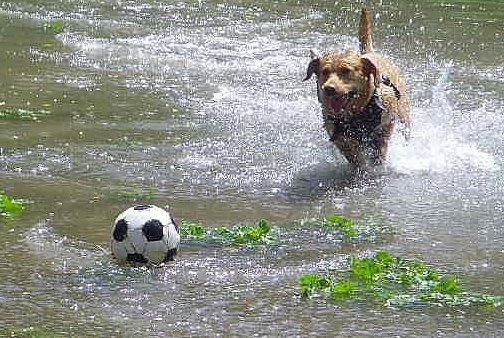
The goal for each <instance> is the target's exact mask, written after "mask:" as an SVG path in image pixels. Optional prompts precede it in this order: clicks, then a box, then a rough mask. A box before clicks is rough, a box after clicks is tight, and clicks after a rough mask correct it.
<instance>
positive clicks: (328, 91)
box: [322, 85, 338, 96]
mask: <svg viewBox="0 0 504 338" xmlns="http://www.w3.org/2000/svg"><path fill="white" fill-rule="evenodd" d="M322 89H324V92H325V94H326V95H327V96H335V95H337V94H338V91H337V90H336V88H335V87H334V86H331V85H326V86H324V88H322Z"/></svg>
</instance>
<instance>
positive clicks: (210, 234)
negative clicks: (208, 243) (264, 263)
mask: <svg viewBox="0 0 504 338" xmlns="http://www.w3.org/2000/svg"><path fill="white" fill-rule="evenodd" d="M180 228H181V231H180V232H181V234H182V235H183V236H185V237H187V238H190V239H199V240H202V239H209V240H213V241H217V242H220V243H221V244H224V245H234V246H254V245H270V244H274V243H276V242H277V236H276V235H275V234H274V233H273V232H272V231H271V230H272V228H271V226H270V225H269V224H268V222H267V221H265V220H260V221H258V222H256V223H254V224H248V223H243V224H238V225H235V226H233V227H231V228H226V227H218V228H216V229H214V230H210V231H208V230H206V229H205V228H204V227H203V226H201V225H199V224H195V223H190V222H181V226H180Z"/></svg>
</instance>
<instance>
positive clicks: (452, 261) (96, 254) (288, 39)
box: [0, 0, 504, 337]
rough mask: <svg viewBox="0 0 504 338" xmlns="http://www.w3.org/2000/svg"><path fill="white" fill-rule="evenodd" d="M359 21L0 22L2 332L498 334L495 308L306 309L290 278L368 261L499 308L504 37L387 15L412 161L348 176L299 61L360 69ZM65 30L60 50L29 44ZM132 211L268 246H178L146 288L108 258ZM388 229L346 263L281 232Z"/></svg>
mask: <svg viewBox="0 0 504 338" xmlns="http://www.w3.org/2000/svg"><path fill="white" fill-rule="evenodd" d="M359 9H360V7H359V5H358V4H354V3H353V2H350V1H338V2H337V4H335V5H334V6H333V4H330V6H329V5H323V4H317V3H312V2H309V3H303V4H298V3H297V2H293V1H284V2H278V1H277V2H269V3H268V4H258V3H253V2H247V1H235V2H228V3H226V4H222V3H218V2H210V1H209V2H191V1H185V2H184V1H180V2H176V3H163V2H156V1H151V0H145V1H141V2H139V1H134V2H133V1H122V2H119V1H118V2H99V1H89V2H87V3H81V2H78V1H67V2H57V3H54V2H50V1H37V2H35V1H18V2H15V3H14V2H12V3H7V2H4V3H2V4H1V5H0V27H2V28H1V30H0V41H1V42H2V50H3V52H2V53H1V54H0V65H1V66H0V78H1V79H2V80H1V81H0V104H1V105H2V107H0V108H5V107H9V108H10V107H13V108H29V109H45V110H49V111H51V112H52V114H51V115H50V116H48V117H44V118H41V119H40V120H39V121H37V122H33V121H7V120H0V131H1V132H0V172H1V174H0V187H1V189H2V190H4V191H6V192H8V193H9V194H11V195H14V196H16V197H23V198H28V199H30V200H32V201H33V202H34V203H33V204H32V205H30V206H29V208H28V209H27V211H26V212H25V214H24V216H23V217H22V218H21V219H20V220H18V221H15V222H12V223H9V224H2V226H1V228H0V229H1V230H0V231H1V234H2V240H1V241H2V246H1V247H2V249H1V252H2V258H1V260H0V262H1V264H0V290H1V292H0V310H1V312H2V318H1V319H0V324H1V325H0V327H7V328H19V327H28V326H34V327H42V328H47V330H49V331H50V332H54V333H59V334H61V335H63V336H82V337H89V336H113V337H115V336H117V337H124V336H126V337H133V336H135V337H139V336H140V337H141V336H145V337H163V336H189V335H194V336H228V335H232V336H233V335H240V336H252V335H258V336H265V335H266V336H305V335H308V334H310V335H315V336H373V337H374V336H382V337H390V336H401V337H402V336H457V337H460V336H462V337H464V336H467V337H474V336H488V337H490V336H501V335H504V320H503V319H502V318H503V316H502V310H500V309H498V310H497V311H493V312H492V311H488V310H486V309H481V308H469V309H455V310H453V309H443V308H431V307H427V308H425V307H421V308H418V307H411V308H406V309H401V310H396V309H387V308H384V307H382V306H381V305H380V304H373V303H369V304H368V303H364V302H355V303H348V304H347V303H345V304H338V303H334V302H331V301H324V300H322V301H320V300H317V301H313V302H304V301H301V300H300V299H299V297H298V294H297V290H296V285H297V278H298V277H299V276H301V275H302V274H305V273H312V272H317V271H324V269H327V268H328V267H331V266H334V265H338V264H340V262H341V261H342V260H344V259H345V257H346V255H347V254H349V253H360V252H366V251H374V250H378V249H385V250H389V251H391V252H393V253H395V254H398V255H402V256H405V257H409V258H418V259H422V260H424V261H426V262H427V263H428V264H429V265H430V266H432V267H434V268H438V269H440V270H442V271H445V270H447V271H449V272H453V273H456V274H457V275H459V276H460V277H461V280H462V282H463V283H464V285H466V286H468V287H470V289H472V290H477V291H482V292H489V293H493V294H500V295H502V294H504V288H503V286H502V282H501V281H502V279H503V278H504V272H503V271H504V270H503V269H502V267H503V265H504V247H503V245H502V243H503V240H504V234H503V230H502V225H503V216H502V214H503V213H502V212H503V209H504V199H503V198H502V196H503V194H502V187H503V175H504V170H503V161H502V154H503V153H504V148H503V147H502V141H501V135H502V133H503V131H504V130H503V127H502V126H503V125H504V123H503V116H504V114H503V102H504V83H503V81H502V78H503V72H504V59H503V56H502V55H504V50H503V49H504V48H503V46H502V43H501V40H502V36H503V35H504V29H503V26H502V21H503V19H504V17H503V15H502V11H500V7H499V3H498V2H497V1H493V2H492V1H487V2H484V3H482V4H481V5H479V4H478V5H477V4H475V3H474V2H471V1H450V2H438V1H426V2H422V3H418V4H411V3H410V2H407V1H384V2H381V3H379V4H378V3H377V4H376V5H375V10H374V13H375V15H376V18H375V29H374V37H375V44H376V47H377V48H378V49H379V51H380V52H381V53H382V54H385V55H387V56H389V57H391V58H392V59H393V60H394V61H395V62H396V63H397V64H398V65H400V67H401V68H402V69H403V71H404V76H405V78H406V80H407V82H408V84H409V88H410V91H411V98H412V111H413V121H414V124H413V130H412V139H411V140H410V142H409V143H406V142H404V141H403V140H402V139H401V137H400V135H399V134H398V135H395V137H394V139H393V142H392V145H391V148H390V154H389V161H388V164H387V165H386V167H385V168H384V169H383V170H380V171H377V172H371V173H364V174H358V175H356V174H355V173H353V171H352V170H351V169H350V167H349V166H348V165H347V164H346V163H345V161H344V160H343V158H342V156H341V155H339V154H338V153H337V152H336V151H335V150H334V148H333V146H332V145H331V144H330V143H329V142H328V141H327V137H326V135H325V131H323V130H322V127H321V117H320V108H319V105H318V102H317V100H316V95H315V85H314V83H313V82H306V83H304V82H301V79H302V78H303V76H304V73H305V70H306V66H307V62H308V60H309V50H310V49H316V50H320V51H323V50H327V49H354V50H355V49H357V47H358V45H357V44H358V43H357V40H356V27H357V23H358V11H359ZM51 20H61V21H62V22H63V24H64V31H63V32H62V33H59V34H57V35H54V34H52V33H51V32H49V31H46V30H44V23H47V22H49V21H51ZM131 191H140V192H144V193H145V192H146V193H147V194H148V195H149V196H151V197H152V198H150V199H148V201H147V202H149V203H155V204H158V205H160V206H165V205H169V206H170V208H171V210H172V211H173V213H174V215H175V217H176V218H178V219H187V220H191V221H196V222H201V223H203V224H205V226H208V227H215V226H219V225H233V224H236V223H238V222H241V221H252V220H255V219H259V218H265V219H268V220H269V221H271V222H273V223H276V224H280V225H283V226H285V227H286V228H288V229H289V227H290V229H292V231H293V232H292V234H291V233H289V235H288V236H287V235H286V236H285V237H284V239H283V240H282V242H281V243H280V245H279V246H276V247H274V248H269V249H257V250H244V249H226V248H222V247H218V246H217V247H216V246H211V245H208V246H207V245H203V244H198V243H192V242H186V243H183V245H182V254H181V257H180V259H179V260H178V261H177V262H176V263H174V264H171V265H170V266H169V267H166V268H162V269H154V270H145V269H124V268H119V267H117V266H116V265H115V264H114V263H113V262H111V261H110V260H109V259H108V256H107V255H106V254H105V253H103V251H102V250H101V249H100V247H105V248H106V247H107V246H108V241H109V235H110V226H111V222H112V220H113V219H114V218H115V216H116V215H117V214H118V213H119V212H121V211H122V210H123V209H124V208H126V207H128V206H130V205H131V204H132V203H134V201H133V200H132V199H131V198H130V199H129V200H125V199H124V198H120V196H121V195H120V194H121V193H122V192H131ZM332 212H335V213H338V214H342V215H344V216H347V217H353V218H356V219H365V218H367V217H374V218H379V219H381V220H383V222H385V223H386V224H388V225H390V226H392V227H393V228H394V229H395V231H394V234H391V235H383V236H378V238H377V239H376V241H372V242H366V241H364V242H362V243H357V244H355V245H353V244H345V243H341V242H339V241H337V240H334V239H333V238H330V237H328V236H326V234H323V233H312V232H311V231H308V230H306V229H299V223H297V220H299V219H302V218H304V217H322V216H323V215H326V214H328V213H332Z"/></svg>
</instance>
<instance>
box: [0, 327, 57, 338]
mask: <svg viewBox="0 0 504 338" xmlns="http://www.w3.org/2000/svg"><path fill="white" fill-rule="evenodd" d="M0 337H10V338H59V337H63V335H61V334H58V333H56V332H54V331H52V330H50V329H46V328H44V327H34V326H27V327H19V328H18V327H14V328H8V327H7V328H0Z"/></svg>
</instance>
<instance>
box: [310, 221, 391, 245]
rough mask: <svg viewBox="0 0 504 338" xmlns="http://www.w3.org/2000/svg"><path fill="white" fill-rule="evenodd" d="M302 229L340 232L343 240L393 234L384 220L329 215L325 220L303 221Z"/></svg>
mask: <svg viewBox="0 0 504 338" xmlns="http://www.w3.org/2000/svg"><path fill="white" fill-rule="evenodd" d="M301 226H302V227H312V228H313V227H315V228H320V229H325V230H327V231H331V232H333V231H334V232H339V233H340V235H341V237H342V238H343V239H351V240H355V239H363V238H366V239H370V238H373V237H374V236H376V235H378V234H383V233H392V232H393V229H392V228H391V227H390V226H387V225H385V222H384V221H383V220H379V219H377V218H368V219H365V220H360V221H353V220H351V219H349V218H346V217H343V216H339V215H328V216H326V217H325V218H323V219H319V218H307V219H304V220H302V221H301Z"/></svg>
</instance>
